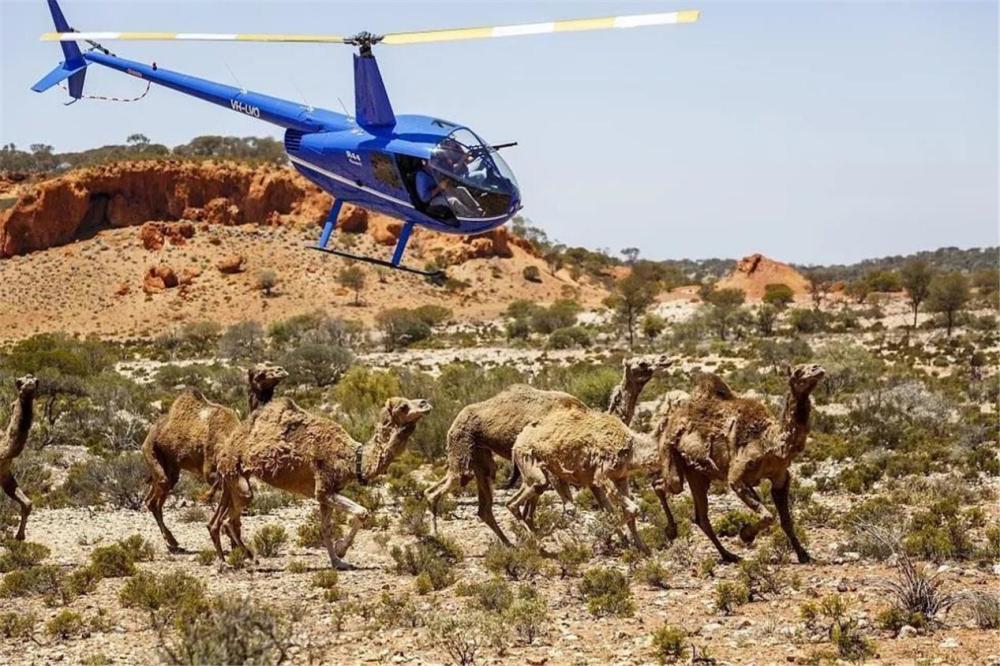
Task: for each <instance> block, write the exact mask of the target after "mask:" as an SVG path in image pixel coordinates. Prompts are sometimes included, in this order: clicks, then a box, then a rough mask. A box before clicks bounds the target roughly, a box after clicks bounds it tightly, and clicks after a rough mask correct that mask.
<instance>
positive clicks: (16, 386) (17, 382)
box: [14, 377, 24, 391]
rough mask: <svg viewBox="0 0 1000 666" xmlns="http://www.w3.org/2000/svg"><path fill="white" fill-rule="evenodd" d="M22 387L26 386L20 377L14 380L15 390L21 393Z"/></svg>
mask: <svg viewBox="0 0 1000 666" xmlns="http://www.w3.org/2000/svg"><path fill="white" fill-rule="evenodd" d="M22 386H24V382H22V381H21V378H20V377H18V378H17V379H15V380H14V388H16V389H17V390H18V391H20V390H21V387H22Z"/></svg>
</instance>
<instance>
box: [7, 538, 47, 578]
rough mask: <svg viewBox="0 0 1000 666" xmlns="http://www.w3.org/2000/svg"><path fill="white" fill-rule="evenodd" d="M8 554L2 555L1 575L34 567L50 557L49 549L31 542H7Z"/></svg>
mask: <svg viewBox="0 0 1000 666" xmlns="http://www.w3.org/2000/svg"><path fill="white" fill-rule="evenodd" d="M4 546H6V548H7V552H6V553H4V554H3V555H0V573H7V572H8V571H13V570H14V569H24V568H27V567H33V566H35V565H36V564H38V563H39V562H41V561H42V560H44V559H45V558H46V557H48V556H49V549H48V548H46V547H45V546H43V545H42V544H40V543H32V542H31V541H13V540H11V541H7V542H6V543H4Z"/></svg>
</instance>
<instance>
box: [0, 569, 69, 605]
mask: <svg viewBox="0 0 1000 666" xmlns="http://www.w3.org/2000/svg"><path fill="white" fill-rule="evenodd" d="M66 584H67V583H66V576H65V574H64V573H63V571H62V569H61V568H59V567H57V566H55V565H51V564H44V565H36V566H33V567H28V568H26V569H14V570H13V571H11V572H10V573H8V574H7V575H5V576H4V577H3V582H2V583H0V597H7V598H9V597H27V596H32V595H46V596H48V597H52V598H55V597H56V596H62V592H63V589H64V588H65V586H66Z"/></svg>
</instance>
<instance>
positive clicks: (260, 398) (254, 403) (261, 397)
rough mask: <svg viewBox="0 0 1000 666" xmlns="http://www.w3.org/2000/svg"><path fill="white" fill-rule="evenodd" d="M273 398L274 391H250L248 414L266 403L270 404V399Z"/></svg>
mask: <svg viewBox="0 0 1000 666" xmlns="http://www.w3.org/2000/svg"><path fill="white" fill-rule="evenodd" d="M273 397H274V389H273V388H266V389H254V388H251V389H250V413H251V414H252V413H254V412H255V411H257V410H258V409H260V408H261V407H263V406H264V405H266V404H267V403H269V402H271V398H273Z"/></svg>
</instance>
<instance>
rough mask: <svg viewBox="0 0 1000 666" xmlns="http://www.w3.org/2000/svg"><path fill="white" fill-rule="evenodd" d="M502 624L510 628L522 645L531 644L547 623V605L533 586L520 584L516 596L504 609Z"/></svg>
mask: <svg viewBox="0 0 1000 666" xmlns="http://www.w3.org/2000/svg"><path fill="white" fill-rule="evenodd" d="M502 624H503V627H505V628H506V629H507V630H512V631H513V632H514V635H515V636H516V637H517V640H518V642H519V643H521V644H522V645H531V644H532V643H534V642H535V639H536V638H538V636H540V635H541V634H542V633H543V632H544V631H545V626H546V624H548V606H547V605H546V604H545V600H544V599H543V598H542V597H541V596H539V595H538V593H537V592H536V591H535V589H534V588H532V587H528V586H522V587H521V588H520V590H518V594H517V597H516V598H515V599H514V600H513V601H512V602H511V604H510V606H509V607H508V608H507V610H506V611H504V613H503V616H502Z"/></svg>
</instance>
